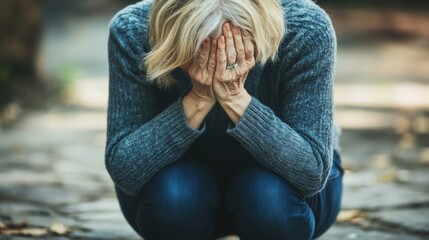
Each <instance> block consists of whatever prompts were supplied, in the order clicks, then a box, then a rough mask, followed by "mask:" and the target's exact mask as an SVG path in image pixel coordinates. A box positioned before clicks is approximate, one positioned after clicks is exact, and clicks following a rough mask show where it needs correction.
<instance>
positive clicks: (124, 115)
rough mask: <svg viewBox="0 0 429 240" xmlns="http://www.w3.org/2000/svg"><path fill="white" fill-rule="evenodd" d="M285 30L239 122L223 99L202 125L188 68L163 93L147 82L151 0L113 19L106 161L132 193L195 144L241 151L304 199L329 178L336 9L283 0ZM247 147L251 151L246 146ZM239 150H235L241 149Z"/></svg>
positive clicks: (250, 87) (256, 76) (334, 131)
mask: <svg viewBox="0 0 429 240" xmlns="http://www.w3.org/2000/svg"><path fill="white" fill-rule="evenodd" d="M281 2H282V5H283V7H284V8H285V18H286V21H285V22H286V33H285V35H284V38H283V40H282V42H281V44H280V47H279V53H278V60H277V61H276V62H272V61H269V62H268V63H266V64H265V65H263V66H262V65H261V64H256V65H255V66H254V67H253V68H252V69H251V70H250V72H249V74H248V77H247V79H246V81H245V84H244V88H245V89H246V90H247V92H248V93H249V94H250V95H251V96H252V100H251V102H250V104H249V106H248V108H247V109H246V111H245V112H244V114H243V116H242V117H241V118H240V120H239V122H238V123H237V124H236V125H235V124H234V123H233V122H232V121H231V120H230V119H229V117H228V115H227V114H226V113H225V111H224V110H223V109H222V107H221V106H220V104H219V103H216V105H215V106H214V107H213V108H212V109H211V111H210V112H209V114H208V115H207V116H206V118H205V119H204V121H203V123H202V125H201V127H200V128H198V129H195V128H192V127H191V126H190V125H189V123H188V122H187V120H186V115H185V113H184V109H183V105H182V99H183V97H184V96H185V95H186V94H187V93H188V92H189V91H190V90H191V87H192V83H191V81H190V79H188V78H187V75H186V74H185V73H184V72H183V70H181V69H180V68H177V69H176V70H175V71H174V72H173V74H174V76H175V79H177V80H178V82H179V83H178V84H176V85H175V86H174V87H173V88H171V89H169V90H164V89H162V88H160V87H158V86H157V85H156V84H154V83H152V82H149V81H146V78H145V69H144V68H143V65H142V64H141V60H142V58H141V56H142V54H143V53H145V52H148V51H149V50H150V44H149V41H148V23H149V13H150V8H151V5H152V0H143V1H141V2H138V3H135V4H133V5H129V6H127V7H125V8H124V9H122V10H121V11H119V12H118V13H117V14H116V15H115V16H114V17H113V18H112V20H111V22H110V23H109V29H110V33H109V38H108V61H109V97H108V109H107V110H108V116H107V139H106V148H105V166H106V169H107V171H108V173H109V174H110V177H111V178H112V180H113V182H114V183H115V184H116V185H117V186H118V187H119V188H120V189H121V190H123V191H124V192H125V193H127V194H129V195H137V194H138V193H139V191H140V190H141V188H142V187H143V185H144V184H145V183H146V182H148V180H150V179H151V178H152V177H153V176H154V175H155V174H156V173H157V172H158V171H159V170H160V169H162V168H163V167H164V166H166V165H168V164H171V163H173V162H174V161H176V160H178V159H179V158H180V157H181V156H183V155H184V154H185V153H186V152H187V151H191V149H192V148H199V149H206V150H207V152H208V153H209V152H210V151H222V149H224V147H229V148H234V149H236V150H237V151H242V152H245V153H248V154H249V157H253V158H254V159H255V160H256V161H257V162H258V163H259V164H260V165H261V166H263V167H265V168H267V169H269V170H272V171H273V172H274V173H276V174H278V175H280V176H281V177H283V178H284V179H285V180H286V181H288V182H289V183H290V184H291V185H292V186H294V187H295V188H296V190H297V191H298V192H299V193H300V194H301V195H302V196H311V195H313V194H315V193H317V192H319V191H321V189H322V188H323V187H324V186H325V185H326V182H327V178H328V175H329V172H330V169H331V166H332V160H333V150H334V149H337V150H338V151H339V150H340V148H339V144H338V140H339V136H340V134H341V128H339V127H338V126H337V125H336V124H335V123H334V121H333V77H334V70H335V58H336V37H335V32H334V29H333V27H332V24H331V21H330V19H329V16H328V15H327V14H326V12H325V11H323V10H322V9H321V8H320V7H318V6H317V5H316V4H315V3H313V2H312V1H311V0H281ZM243 150H244V151H243ZM234 151H235V150H234Z"/></svg>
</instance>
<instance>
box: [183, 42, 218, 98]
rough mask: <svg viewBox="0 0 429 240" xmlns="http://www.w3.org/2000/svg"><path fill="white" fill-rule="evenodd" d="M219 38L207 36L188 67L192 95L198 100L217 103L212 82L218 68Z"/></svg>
mask: <svg viewBox="0 0 429 240" xmlns="http://www.w3.org/2000/svg"><path fill="white" fill-rule="evenodd" d="M216 44H217V39H213V40H210V39H209V38H206V39H205V40H204V42H203V44H202V46H201V47H200V49H199V50H198V54H197V55H196V56H195V57H194V58H193V61H192V63H191V65H190V66H189V68H188V75H189V77H190V78H191V82H192V89H191V91H190V95H191V96H192V97H193V98H194V100H196V101H198V102H201V101H202V102H208V103H213V104H214V103H216V101H217V99H216V96H215V94H214V91H213V87H212V83H213V77H214V73H215V68H216V47H217V46H216Z"/></svg>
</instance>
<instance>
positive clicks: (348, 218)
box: [337, 210, 365, 222]
mask: <svg viewBox="0 0 429 240" xmlns="http://www.w3.org/2000/svg"><path fill="white" fill-rule="evenodd" d="M364 216H365V214H364V213H363V212H361V211H359V210H341V211H340V213H339V214H338V216H337V222H359V221H360V220H362V219H363V218H364Z"/></svg>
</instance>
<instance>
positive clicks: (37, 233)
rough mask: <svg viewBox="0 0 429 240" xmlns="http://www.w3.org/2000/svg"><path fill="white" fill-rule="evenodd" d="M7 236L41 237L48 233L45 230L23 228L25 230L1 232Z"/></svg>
mask: <svg viewBox="0 0 429 240" xmlns="http://www.w3.org/2000/svg"><path fill="white" fill-rule="evenodd" d="M0 232H1V233H2V234H5V235H25V236H33V237H39V236H43V235H45V234H47V233H48V231H47V230H46V229H45V228H23V229H5V230H1V231H0Z"/></svg>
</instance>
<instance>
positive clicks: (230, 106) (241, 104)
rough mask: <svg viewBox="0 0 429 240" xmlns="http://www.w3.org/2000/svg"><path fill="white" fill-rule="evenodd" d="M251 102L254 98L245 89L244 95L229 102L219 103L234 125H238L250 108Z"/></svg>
mask: <svg viewBox="0 0 429 240" xmlns="http://www.w3.org/2000/svg"><path fill="white" fill-rule="evenodd" d="M251 100H252V96H251V95H250V94H249V93H248V92H247V91H246V90H245V89H243V91H242V94H240V95H239V96H237V97H235V98H231V99H229V100H221V101H219V103H220V105H221V106H222V108H223V109H224V110H225V112H226V114H227V115H228V116H229V118H230V119H231V121H232V122H233V123H234V124H237V123H238V121H240V118H241V117H242V116H243V114H244V112H245V111H246V109H247V107H248V106H249V104H250V101H251Z"/></svg>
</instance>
